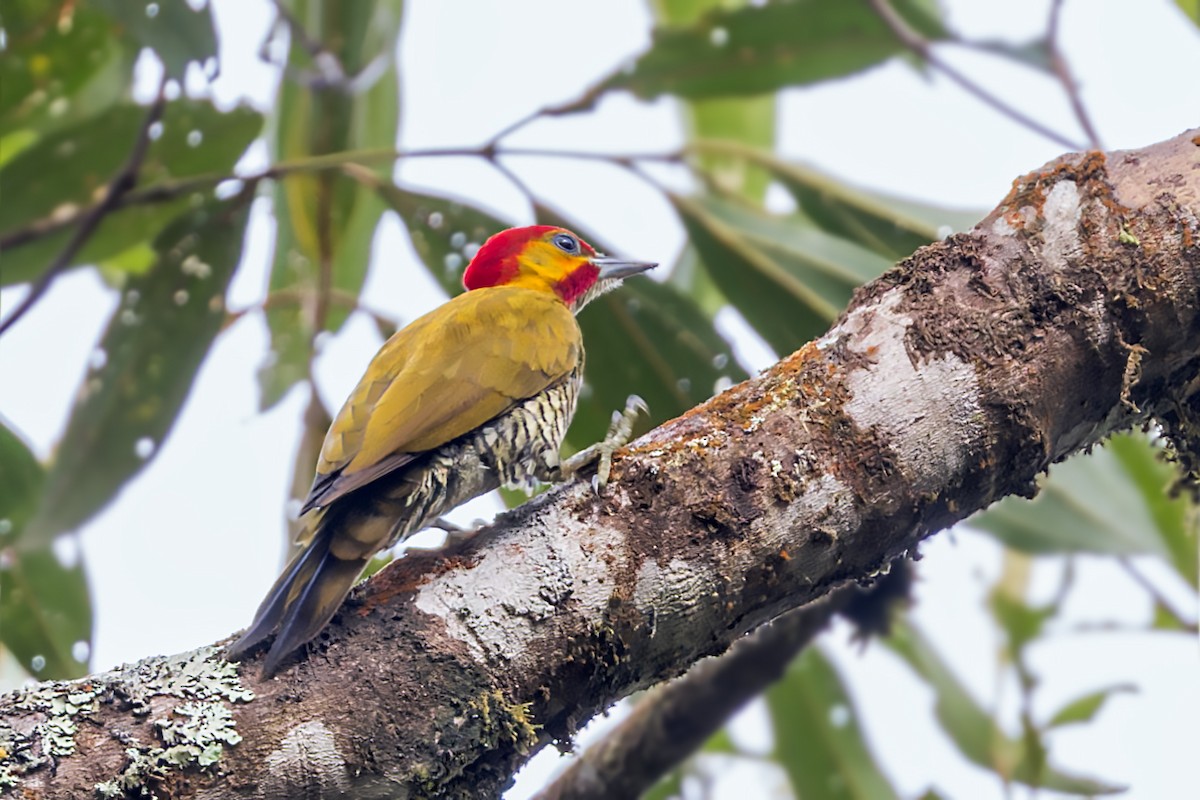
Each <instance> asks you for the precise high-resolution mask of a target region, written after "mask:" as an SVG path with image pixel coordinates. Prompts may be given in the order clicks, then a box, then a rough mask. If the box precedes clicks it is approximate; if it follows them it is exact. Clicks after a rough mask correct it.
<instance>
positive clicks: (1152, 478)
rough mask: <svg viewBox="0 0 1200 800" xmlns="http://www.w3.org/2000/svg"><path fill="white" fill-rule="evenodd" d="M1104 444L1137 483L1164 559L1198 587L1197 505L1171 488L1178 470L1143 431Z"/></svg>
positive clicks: (1199, 521)
mask: <svg viewBox="0 0 1200 800" xmlns="http://www.w3.org/2000/svg"><path fill="white" fill-rule="evenodd" d="M1104 448H1105V449H1106V450H1108V451H1110V452H1111V453H1112V454H1113V456H1114V457H1115V458H1116V460H1117V461H1118V462H1119V463H1120V465H1121V467H1122V469H1123V470H1124V472H1125V475H1127V476H1128V478H1129V481H1130V482H1131V483H1132V484H1133V485H1134V486H1136V487H1137V490H1138V492H1139V493H1140V495H1141V497H1140V499H1141V502H1142V503H1144V504H1145V509H1146V511H1147V513H1148V514H1149V516H1150V518H1151V519H1152V520H1153V530H1154V532H1155V533H1157V534H1158V536H1159V537H1160V538H1161V540H1162V543H1163V546H1164V547H1165V548H1166V551H1167V560H1168V561H1169V562H1170V563H1171V565H1172V566H1174V567H1175V570H1176V571H1177V572H1178V573H1179V575H1180V577H1182V578H1183V579H1184V580H1185V581H1187V582H1188V583H1189V584H1191V586H1192V588H1193V589H1195V588H1200V535H1198V534H1200V509H1198V508H1197V507H1196V504H1195V503H1194V502H1192V501H1191V500H1190V498H1189V496H1188V495H1187V493H1186V492H1181V493H1176V492H1174V491H1173V490H1174V488H1175V484H1176V480H1177V478H1178V471H1177V469H1176V467H1175V466H1174V465H1173V464H1170V463H1168V462H1166V461H1164V460H1163V454H1164V450H1163V447H1162V446H1161V444H1159V443H1156V442H1155V441H1153V440H1152V439H1151V438H1150V437H1149V436H1148V435H1146V434H1139V433H1129V434H1122V435H1119V436H1113V437H1111V438H1110V439H1109V440H1108V442H1106V443H1105V445H1104Z"/></svg>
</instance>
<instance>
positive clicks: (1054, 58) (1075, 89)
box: [1046, 0, 1104, 150]
mask: <svg viewBox="0 0 1200 800" xmlns="http://www.w3.org/2000/svg"><path fill="white" fill-rule="evenodd" d="M1062 7H1063V0H1053V2H1052V3H1051V4H1050V22H1049V24H1048V25H1047V26H1046V46H1047V48H1048V49H1049V51H1050V67H1051V69H1053V70H1054V74H1055V75H1056V76H1058V81H1059V83H1061V84H1062V87H1063V91H1065V92H1066V93H1067V99H1068V100H1069V101H1070V103H1071V110H1072V111H1074V112H1075V119H1076V120H1078V121H1079V127H1080V128H1082V129H1083V133H1084V135H1085V136H1087V137H1088V144H1089V145H1090V146H1091V148H1092V149H1093V150H1103V149H1104V145H1103V144H1102V143H1101V141H1100V135H1099V134H1098V133H1096V127H1095V126H1094V125H1093V124H1092V118H1091V117H1090V116H1089V115H1088V112H1087V107H1086V106H1084V104H1083V97H1082V96H1081V95H1080V93H1079V82H1078V81H1076V80H1075V76H1074V75H1073V74H1072V73H1071V67H1070V65H1069V64H1068V63H1067V59H1066V57H1065V56H1064V55H1063V52H1062V49H1061V48H1060V47H1059V46H1058V21H1059V17H1060V16H1061V14H1062Z"/></svg>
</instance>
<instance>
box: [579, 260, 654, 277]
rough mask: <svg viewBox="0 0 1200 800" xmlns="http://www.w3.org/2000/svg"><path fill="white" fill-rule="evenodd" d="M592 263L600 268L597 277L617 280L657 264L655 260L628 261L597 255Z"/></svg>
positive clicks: (637, 273)
mask: <svg viewBox="0 0 1200 800" xmlns="http://www.w3.org/2000/svg"><path fill="white" fill-rule="evenodd" d="M592 263H593V264H595V265H596V266H597V267H599V268H600V275H599V279H600V280H602V281H607V280H619V279H621V278H628V277H630V276H631V275H640V274H642V273H643V272H645V271H646V270H648V269H653V268H654V267H657V266H658V262H656V261H629V260H627V259H624V258H613V257H611V256H597V257H596V258H593V259H592Z"/></svg>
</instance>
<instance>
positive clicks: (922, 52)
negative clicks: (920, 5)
mask: <svg viewBox="0 0 1200 800" xmlns="http://www.w3.org/2000/svg"><path fill="white" fill-rule="evenodd" d="M870 3H871V7H872V8H873V9H875V13H877V14H878V15H879V17H880V19H882V20H883V22H884V24H886V25H887V26H888V27H889V28H891V30H892V33H893V34H895V36H896V38H897V39H899V40H900V43H901V44H902V45H904V46H905V47H907V48H908V49H909V50H911V51H912V52H913V53H915V54H916V55H918V56H920V57H921V58H923V59H924V60H925V61H927V62H929V64H931V65H932V66H933V67H934V68H935V69H937V70H939V71H940V72H941V73H942V74H943V75H945V76H946V77H947V78H949V79H950V80H952V81H954V82H955V83H957V84H958V85H959V86H960V87H962V88H963V89H965V90H966V91H967V92H968V93H970V94H972V95H974V96H975V97H976V98H977V99H979V100H980V101H982V102H983V103H985V104H987V105H989V106H991V107H992V108H994V109H996V110H997V111H999V112H1000V113H1001V114H1003V115H1004V116H1006V117H1008V118H1009V119H1011V120H1013V121H1014V122H1016V123H1018V124H1020V125H1024V126H1025V127H1026V128H1029V129H1030V130H1031V131H1034V132H1036V133H1039V134H1041V135H1042V136H1045V137H1046V138H1047V139H1050V140H1051V141H1053V142H1057V143H1058V144H1060V145H1062V146H1063V147H1068V148H1070V149H1072V150H1083V149H1085V148H1084V147H1083V146H1082V145H1081V144H1079V143H1078V142H1075V141H1073V140H1072V139H1069V138H1068V137H1066V136H1063V135H1062V134H1061V133H1058V132H1057V131H1055V130H1054V129H1052V128H1048V127H1046V126H1045V125H1043V124H1042V123H1040V122H1038V121H1037V120H1036V119H1034V118H1033V117H1030V116H1028V115H1026V114H1024V113H1022V112H1021V111H1020V110H1019V109H1017V108H1016V107H1015V106H1011V105H1009V104H1008V103H1006V102H1004V101H1003V100H1001V99H1000V98H999V97H997V96H996V95H994V94H992V93H991V92H989V91H988V90H987V89H985V88H983V87H982V86H980V85H979V84H977V83H975V82H974V81H973V80H971V79H970V78H968V77H967V76H966V75H964V74H963V73H961V72H959V71H958V70H957V69H956V68H955V67H953V66H952V65H950V64H949V63H947V62H946V61H944V60H943V59H942V58H941V56H939V55H938V54H937V53H936V52H934V49H933V44H932V43H931V42H930V41H929V40H928V39H926V38H925V37H924V36H922V35H921V34H920V33H919V32H918V31H917V30H916V29H915V28H913V27H912V26H911V25H909V24H908V22H906V21H905V19H904V18H903V17H902V16H900V14H899V13H897V11H896V9H895V8H893V7H892V4H891V3H890V2H889V1H888V0H870Z"/></svg>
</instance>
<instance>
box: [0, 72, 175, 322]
mask: <svg viewBox="0 0 1200 800" xmlns="http://www.w3.org/2000/svg"><path fill="white" fill-rule="evenodd" d="M166 88H167V76H166V74H165V73H164V74H163V78H162V81H161V82H160V83H159V85H158V94H157V95H156V96H155V98H154V102H153V103H151V104H150V110H149V111H148V112H147V113H146V118H145V120H144V121H143V122H142V127H141V129H140V130H139V131H138V134H137V138H136V139H134V142H133V149H132V150H130V152H129V157H128V158H127V159H125V164H124V165H123V166H122V167H121V169H120V171H119V172H117V174H116V175H115V176H113V178H112V180H110V181H109V182H108V186H107V187H105V190H104V197H103V198H101V199H100V201H99V202H97V203H96V204H95V205H93V206H92V207H91V208H90V209H88V211H87V212H85V214H84V216H83V217H82V219H81V220H80V222H79V227H78V228H76V229H75V234H74V235H73V236H72V237H71V239H70V240H69V241H68V242H67V244H66V246H65V247H63V249H62V250H61V251H59V254H58V256H57V257H55V259H54V261H53V262H51V264H50V266H49V267H47V268H46V271H45V272H43V273H42V275H41V277H39V278H38V279H37V280H36V281H34V282H33V284H32V285H31V286H30V287H29V294H27V295H25V298H24V299H23V300H22V301H21V302H20V304H18V305H17V307H16V308H15V309H13V312H12V313H11V314H9V315H8V318H7V319H5V320H3V321H2V322H0V335H3V334H4V332H5V331H7V330H8V329H9V328H11V327H12V326H13V325H15V324H16V323H17V321H18V320H20V319H21V317H23V316H25V314H26V313H27V312H28V311H29V309H31V308H33V306H34V304H35V303H37V301H38V300H40V299H41V298H42V296H43V295H44V294H46V292H47V291H48V290H49V289H50V286H51V284H53V283H54V281H55V279H57V278H58V276H59V275H60V274H61V273H62V272H63V270H65V269H66V268H67V267H69V266H70V265H71V260H72V259H74V258H75V255H76V254H77V253H78V252H79V251H80V249H82V248H83V246H84V245H85V244H87V242H88V239H90V238H91V237H92V234H94V233H95V232H96V229H97V228H99V227H100V224H101V223H102V222H103V221H104V218H105V217H106V216H108V214H109V213H110V212H112V211H114V210H115V209H116V208H117V207H118V206H119V204H120V201H121V198H122V197H123V196H124V195H126V194H128V193H129V192H130V191H131V190H132V189H133V188H134V186H136V185H137V179H138V172H140V171H141V168H142V162H143V161H145V160H146V153H147V152H148V151H149V149H150V138H151V137H150V131H151V129H152V128H153V127H154V124H155V123H156V122H158V121H159V119H161V118H162V113H163V109H164V108H165V107H166V104H167V95H166ZM5 249H7V247H6V248H5Z"/></svg>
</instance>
